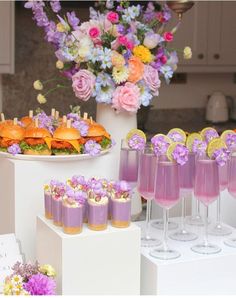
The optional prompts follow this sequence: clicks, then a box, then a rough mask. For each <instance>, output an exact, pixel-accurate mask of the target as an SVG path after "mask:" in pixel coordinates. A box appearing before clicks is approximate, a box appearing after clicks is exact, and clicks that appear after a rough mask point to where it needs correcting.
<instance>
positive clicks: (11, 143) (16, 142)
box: [0, 138, 20, 147]
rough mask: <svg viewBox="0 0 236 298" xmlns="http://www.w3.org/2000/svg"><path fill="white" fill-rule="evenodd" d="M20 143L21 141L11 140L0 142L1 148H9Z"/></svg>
mask: <svg viewBox="0 0 236 298" xmlns="http://www.w3.org/2000/svg"><path fill="white" fill-rule="evenodd" d="M19 143H20V141H19V140H10V139H5V138H2V139H1V140H0V147H9V146H11V145H14V144H19Z"/></svg>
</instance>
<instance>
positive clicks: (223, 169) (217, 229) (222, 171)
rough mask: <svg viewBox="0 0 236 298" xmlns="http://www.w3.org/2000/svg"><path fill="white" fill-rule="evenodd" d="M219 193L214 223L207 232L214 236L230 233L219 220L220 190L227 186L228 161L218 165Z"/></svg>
mask: <svg viewBox="0 0 236 298" xmlns="http://www.w3.org/2000/svg"><path fill="white" fill-rule="evenodd" d="M218 168H219V180H220V194H219V197H218V199H217V217H216V224H215V225H214V226H213V228H211V229H210V231H209V234H211V235H214V236H226V235H230V234H231V233H232V230H231V229H230V228H228V227H227V226H225V225H224V224H223V223H222V221H221V192H222V191H224V190H225V189H226V188H227V186H228V162H227V163H226V164H225V165H224V166H219V167H218Z"/></svg>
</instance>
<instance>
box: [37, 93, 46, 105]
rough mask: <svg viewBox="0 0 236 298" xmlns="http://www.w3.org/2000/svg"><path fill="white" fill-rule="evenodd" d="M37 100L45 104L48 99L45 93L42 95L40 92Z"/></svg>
mask: <svg viewBox="0 0 236 298" xmlns="http://www.w3.org/2000/svg"><path fill="white" fill-rule="evenodd" d="M37 101H38V102H39V103H40V104H44V103H46V102H47V99H46V97H45V96H44V95H42V94H41V93H39V94H38V96H37Z"/></svg>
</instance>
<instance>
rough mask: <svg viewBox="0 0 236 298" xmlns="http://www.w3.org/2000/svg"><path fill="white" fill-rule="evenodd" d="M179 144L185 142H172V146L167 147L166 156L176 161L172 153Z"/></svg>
mask: <svg viewBox="0 0 236 298" xmlns="http://www.w3.org/2000/svg"><path fill="white" fill-rule="evenodd" d="M177 145H183V143H180V142H177V143H172V144H170V146H169V147H168V149H167V152H166V156H167V158H168V159H169V160H170V161H174V158H173V156H172V153H173V152H174V150H175V148H176V146H177Z"/></svg>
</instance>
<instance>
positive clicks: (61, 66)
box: [56, 60, 64, 69]
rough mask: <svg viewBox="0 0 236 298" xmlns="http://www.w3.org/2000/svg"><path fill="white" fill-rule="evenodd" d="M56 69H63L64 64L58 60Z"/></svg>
mask: <svg viewBox="0 0 236 298" xmlns="http://www.w3.org/2000/svg"><path fill="white" fill-rule="evenodd" d="M56 68H57V69H63V68H64V63H63V62H62V61H60V60H57V62H56Z"/></svg>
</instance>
